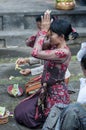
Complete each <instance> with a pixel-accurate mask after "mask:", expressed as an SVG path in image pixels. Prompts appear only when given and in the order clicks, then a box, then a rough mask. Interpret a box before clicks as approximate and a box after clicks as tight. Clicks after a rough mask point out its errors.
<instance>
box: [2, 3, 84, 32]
mask: <svg viewBox="0 0 86 130" xmlns="http://www.w3.org/2000/svg"><path fill="white" fill-rule="evenodd" d="M47 6H48V5H47ZM49 9H51V10H52V13H51V15H55V16H56V17H58V18H63V19H67V20H69V21H70V22H71V24H72V25H73V26H74V27H86V6H76V7H75V9H73V10H67V11H65V10H57V9H55V8H54V7H53V8H52V7H51V6H49ZM44 11H45V8H44V7H43V8H42V7H41V9H39V8H38V9H37V10H36V9H33V8H32V9H29V10H28V9H27V10H24V9H22V10H20V9H19V10H16V11H13V10H12V9H10V10H8V11H7V12H5V11H4V10H3V11H1V10H0V30H8V31H9V30H19V29H20V30H23V29H36V23H35V18H36V16H38V15H40V14H43V12H44Z"/></svg>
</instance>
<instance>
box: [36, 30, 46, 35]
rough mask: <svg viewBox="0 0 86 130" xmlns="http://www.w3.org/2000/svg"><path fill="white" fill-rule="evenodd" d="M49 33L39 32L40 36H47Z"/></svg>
mask: <svg viewBox="0 0 86 130" xmlns="http://www.w3.org/2000/svg"><path fill="white" fill-rule="evenodd" d="M46 34H47V32H46V31H39V32H38V36H46Z"/></svg>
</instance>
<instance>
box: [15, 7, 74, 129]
mask: <svg viewBox="0 0 86 130" xmlns="http://www.w3.org/2000/svg"><path fill="white" fill-rule="evenodd" d="M49 30H50V35H49V38H50V43H51V46H52V49H51V50H49V49H48V50H42V46H43V42H44V38H45V37H46V35H47V32H48V31H49ZM71 33H72V27H71V24H70V23H68V22H67V21H65V20H54V21H53V22H52V23H51V20H50V11H49V10H47V11H46V12H45V13H44V16H42V23H41V31H39V32H38V34H37V38H36V42H35V45H34V47H33V51H32V56H34V57H35V58H39V59H42V60H44V62H45V63H44V69H43V74H42V79H41V88H40V90H39V91H38V92H37V93H36V94H34V95H33V96H32V97H30V98H29V99H26V100H24V101H22V102H21V103H20V104H19V105H18V106H17V107H16V108H15V111H14V115H15V119H16V121H17V122H18V123H20V124H23V125H25V126H27V127H28V128H36V127H38V126H40V125H42V124H43V123H44V121H45V119H46V117H47V115H48V113H49V112H50V109H51V108H52V106H53V105H54V104H58V106H59V107H65V106H67V105H68V104H69V103H70V97H69V94H68V90H67V86H66V84H65V82H64V76H65V72H66V69H67V68H68V65H69V62H70V59H71V52H70V50H69V48H68V47H67V44H66V41H67V40H68V38H69V35H70V34H71Z"/></svg>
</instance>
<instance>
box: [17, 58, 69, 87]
mask: <svg viewBox="0 0 86 130" xmlns="http://www.w3.org/2000/svg"><path fill="white" fill-rule="evenodd" d="M41 62H42V61H41V60H40V59H37V58H34V57H29V58H18V59H17V61H16V63H17V64H18V65H22V64H26V63H29V64H30V65H33V64H39V65H40V66H38V67H34V68H32V69H30V68H27V69H23V70H21V71H20V73H21V74H22V75H25V76H26V75H29V74H31V75H37V74H41V73H42V72H43V68H44V65H42V63H41ZM70 76H71V74H70V72H69V70H68V69H67V70H66V73H65V83H66V84H67V85H68V83H69V78H70Z"/></svg>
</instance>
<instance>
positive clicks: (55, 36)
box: [50, 32, 62, 45]
mask: <svg viewBox="0 0 86 130" xmlns="http://www.w3.org/2000/svg"><path fill="white" fill-rule="evenodd" d="M61 38H62V37H61V36H59V35H58V34H56V33H54V32H50V43H51V44H52V45H58V44H60V43H61Z"/></svg>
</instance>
